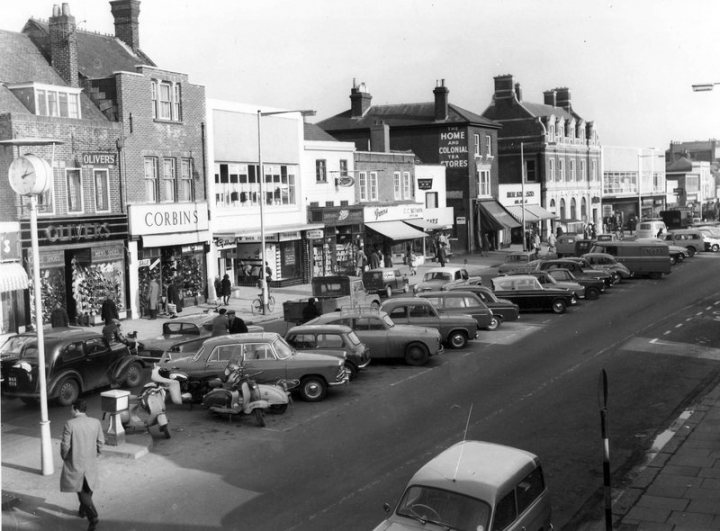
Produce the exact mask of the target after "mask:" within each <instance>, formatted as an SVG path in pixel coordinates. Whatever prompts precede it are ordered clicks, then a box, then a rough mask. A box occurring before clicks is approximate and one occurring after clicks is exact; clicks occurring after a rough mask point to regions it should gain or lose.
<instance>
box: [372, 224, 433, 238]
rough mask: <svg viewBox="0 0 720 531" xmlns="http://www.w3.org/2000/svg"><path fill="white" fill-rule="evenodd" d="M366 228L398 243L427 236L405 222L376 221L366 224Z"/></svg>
mask: <svg viewBox="0 0 720 531" xmlns="http://www.w3.org/2000/svg"><path fill="white" fill-rule="evenodd" d="M365 227H366V228H368V229H371V230H374V231H375V232H377V233H378V234H382V235H383V236H385V237H386V238H389V239H391V240H393V241H396V242H402V241H406V240H415V239H417V238H425V237H426V236H427V234H425V233H424V232H421V231H419V230H417V229H414V228H412V227H411V226H410V225H407V224H406V223H405V222H403V221H375V222H371V223H365Z"/></svg>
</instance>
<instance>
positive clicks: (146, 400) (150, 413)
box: [103, 365, 190, 439]
mask: <svg viewBox="0 0 720 531" xmlns="http://www.w3.org/2000/svg"><path fill="white" fill-rule="evenodd" d="M151 379H152V382H148V383H146V384H145V386H144V387H143V391H142V393H140V395H130V400H129V407H128V409H126V410H125V411H122V412H120V422H122V425H123V427H124V428H126V429H127V428H131V429H133V430H135V429H140V428H143V429H146V430H147V431H148V433H149V432H150V428H151V427H152V426H155V425H157V426H159V428H160V431H161V432H162V433H163V434H164V435H165V438H166V439H169V438H170V429H169V428H168V418H167V413H166V412H165V401H166V399H167V395H168V394H169V395H170V397H171V400H172V402H173V403H174V404H182V403H183V402H187V401H189V400H190V395H189V394H187V393H181V392H180V382H178V381H175V380H172V379H169V378H165V377H164V376H161V374H160V367H158V366H157V365H156V366H155V367H154V368H153V370H152V376H151ZM104 418H105V416H104V415H103V419H104Z"/></svg>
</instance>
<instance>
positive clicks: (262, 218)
mask: <svg viewBox="0 0 720 531" xmlns="http://www.w3.org/2000/svg"><path fill="white" fill-rule="evenodd" d="M294 112H296V113H300V115H301V116H302V117H305V116H315V111H313V110H307V109H304V110H291V111H264V112H263V111H261V110H260V109H258V111H257V131H258V173H259V174H260V175H259V179H260V287H261V289H262V302H263V307H262V313H263V315H265V314H266V312H267V303H268V289H267V288H268V286H267V274H266V272H265V216H264V213H263V203H265V194H264V192H263V184H264V181H265V171H264V169H263V161H262V140H261V138H262V134H261V131H262V130H261V129H260V118H261V117H263V116H273V115H275V114H288V113H294Z"/></svg>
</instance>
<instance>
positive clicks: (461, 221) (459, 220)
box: [455, 216, 467, 225]
mask: <svg viewBox="0 0 720 531" xmlns="http://www.w3.org/2000/svg"><path fill="white" fill-rule="evenodd" d="M455 223H457V224H458V225H466V224H467V221H466V219H465V216H458V217H457V218H456V219H455Z"/></svg>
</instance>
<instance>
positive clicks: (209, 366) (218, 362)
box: [198, 343, 243, 378]
mask: <svg viewBox="0 0 720 531" xmlns="http://www.w3.org/2000/svg"><path fill="white" fill-rule="evenodd" d="M242 360H243V344H242V343H234V344H230V345H218V346H216V347H215V348H213V349H212V351H210V353H209V355H208V357H207V358H206V359H205V363H204V366H203V367H202V369H200V370H199V373H200V374H198V376H199V377H201V378H207V377H214V376H217V377H224V376H225V368H226V367H227V366H228V364H229V363H230V362H233V363H242Z"/></svg>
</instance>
